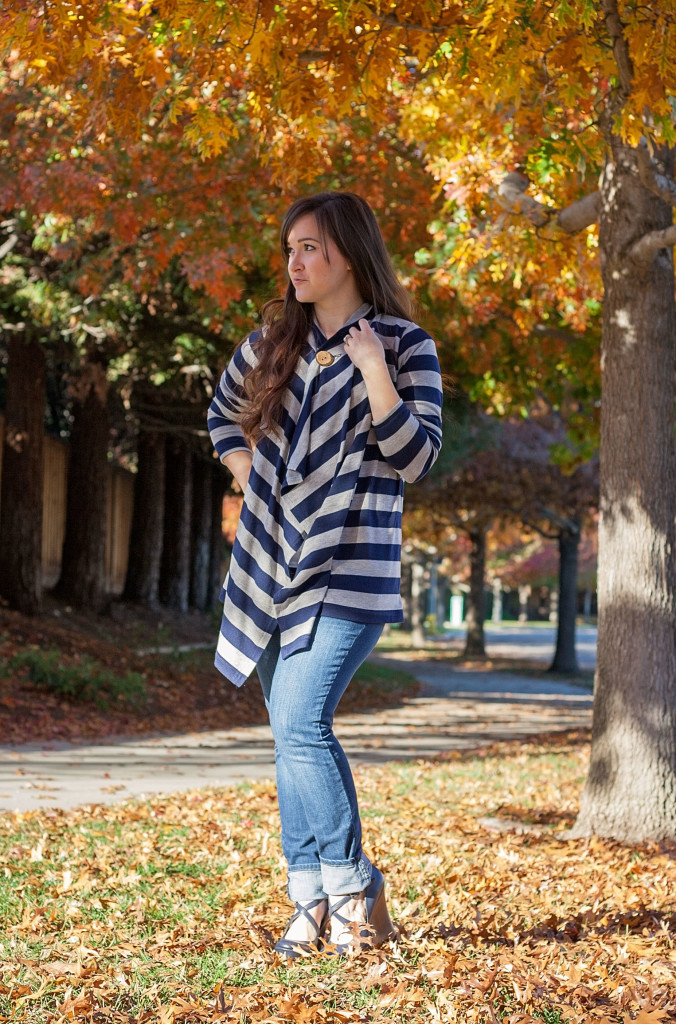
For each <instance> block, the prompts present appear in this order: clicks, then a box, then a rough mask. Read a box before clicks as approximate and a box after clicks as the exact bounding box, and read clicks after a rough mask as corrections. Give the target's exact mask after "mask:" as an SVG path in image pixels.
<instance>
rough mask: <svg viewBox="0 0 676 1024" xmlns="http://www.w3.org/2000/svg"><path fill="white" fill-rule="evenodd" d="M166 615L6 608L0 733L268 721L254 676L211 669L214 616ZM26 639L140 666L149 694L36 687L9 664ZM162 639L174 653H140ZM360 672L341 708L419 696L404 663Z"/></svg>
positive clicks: (65, 655) (121, 731) (123, 669)
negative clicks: (72, 695)
mask: <svg viewBox="0 0 676 1024" xmlns="http://www.w3.org/2000/svg"><path fill="white" fill-rule="evenodd" d="M163 615H164V620H163V621H158V620H157V618H156V617H153V616H152V615H150V614H149V613H147V612H143V611H142V610H140V609H137V608H134V607H131V606H124V605H117V606H115V609H114V613H113V615H110V616H93V615H86V614H83V613H79V614H78V613H73V612H71V611H69V610H64V609H63V608H62V607H61V606H59V605H57V604H56V603H55V602H52V603H51V604H48V606H47V609H46V613H45V614H44V615H43V616H41V617H39V618H29V617H27V616H23V615H20V614H19V613H17V612H13V611H9V610H8V609H3V608H0V737H1V739H0V742H2V743H26V742H29V741H34V742H35V741H45V740H46V741H49V740H71V741H75V742H77V741H78V740H81V739H86V740H92V739H106V738H109V737H110V736H120V735H147V734H152V733H163V732H171V733H175V732H186V733H187V732H199V731H202V730H205V729H227V728H231V727H235V726H241V725H252V724H255V723H258V722H266V721H267V712H266V710H265V704H264V702H263V696H262V693H261V690H260V687H259V685H258V684H257V683H256V681H255V680H252V681H250V682H249V683H248V685H247V686H245V687H242V688H241V689H238V688H237V687H235V686H233V685H232V683H229V682H228V681H227V680H226V679H224V678H223V677H222V676H221V675H220V674H219V673H218V672H217V671H216V669H215V668H214V664H213V661H214V658H213V644H214V642H215V638H216V636H217V630H218V624H217V623H216V622H213V621H210V619H209V618H208V617H206V616H197V615H186V616H182V617H180V616H177V615H173V614H172V613H170V612H168V611H166V610H165V611H163ZM195 643H200V644H206V645H207V649H206V650H193V651H189V652H183V653H180V652H179V651H178V648H179V647H180V646H181V645H183V644H195ZM27 647H36V648H38V649H39V650H40V651H43V652H44V651H50V650H58V651H59V652H60V654H61V660H62V663H63V664H71V665H74V666H77V665H78V663H79V662H80V660H81V659H82V658H83V657H85V658H93V659H95V660H96V663H97V665H100V666H102V667H104V668H106V669H108V670H111V671H112V672H115V673H117V674H118V675H119V676H124V675H126V674H127V673H129V672H135V673H140V674H141V675H142V677H143V683H144V686H145V690H146V694H147V699H146V700H145V701H144V702H143V703H142V704H141V705H140V706H132V705H130V704H129V703H128V702H125V701H120V702H119V703H116V702H115V701H111V702H109V703H108V706H107V707H99V706H97V705H96V703H94V702H93V701H74V700H69V699H67V698H66V697H64V696H63V695H59V694H56V693H53V692H49V691H48V690H46V689H45V688H44V687H38V686H35V685H34V684H33V683H31V682H30V681H29V680H28V679H27V678H26V676H25V673H20V672H16V671H11V670H9V669H8V665H9V664H10V663H11V660H12V658H13V657H14V656H15V655H16V654H17V652H19V651H23V650H25V649H26V648H27ZM158 647H159V648H161V649H164V650H167V649H168V651H169V653H165V654H140V653H139V651H145V650H148V649H149V648H153V649H154V648H158ZM172 648H174V650H172ZM404 669H406V665H404V664H402V670H404ZM359 678H360V685H359V686H358V687H357V686H353V687H350V688H349V689H348V691H347V693H346V694H345V696H344V698H343V700H342V702H341V712H354V711H360V710H363V709H365V708H375V707H383V706H385V705H387V704H390V703H393V702H396V701H398V700H400V699H402V698H404V697H407V696H408V697H410V696H414V695H415V694H416V693H417V692H418V689H419V687H418V685H417V683H416V682H415V680H414V678H413V677H412V676H411V675H409V674H407V673H406V672H405V671H402V672H400V673H398V672H396V671H392V670H389V671H388V670H384V669H378V668H376V667H374V666H370V665H366V666H363V668H362V670H360V674H359Z"/></svg>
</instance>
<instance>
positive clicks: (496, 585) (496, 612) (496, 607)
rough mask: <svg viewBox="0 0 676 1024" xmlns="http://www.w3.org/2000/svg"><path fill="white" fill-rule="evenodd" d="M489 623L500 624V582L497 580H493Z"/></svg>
mask: <svg viewBox="0 0 676 1024" xmlns="http://www.w3.org/2000/svg"><path fill="white" fill-rule="evenodd" d="M491 621H492V622H495V623H499V622H502V582H501V581H500V580H498V579H495V580H493V611H492V612H491Z"/></svg>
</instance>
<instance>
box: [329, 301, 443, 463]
mask: <svg viewBox="0 0 676 1024" xmlns="http://www.w3.org/2000/svg"><path fill="white" fill-rule="evenodd" d="M345 351H346V353H347V354H348V355H349V357H350V359H352V362H353V363H354V364H355V366H358V367H359V369H360V370H361V372H362V376H363V378H364V382H365V384H366V392H367V395H368V398H369V402H370V404H371V415H372V419H373V429H374V431H375V435H376V439H377V441H378V447H379V448H380V451H381V453H382V455H383V457H384V458H385V459H386V460H387V461H388V463H389V464H390V466H392V468H393V469H395V470H396V471H397V473H399V475H400V476H401V477H402V478H403V479H404V480H405V481H406V482H407V483H415V481H416V480H420V479H422V477H424V476H425V474H426V473H427V472H428V471H429V469H430V467H431V466H432V464H433V463H434V461H435V459H436V457H437V455H438V453H439V448H440V446H441V402H442V384H441V372H440V369H439V360H438V358H437V353H436V348H435V345H434V342H433V341H432V339H431V338H430V337H429V335H428V334H426V333H425V331H423V330H421V328H420V327H417V326H416V325H415V324H411V325H410V327H409V328H407V330H406V331H405V333H404V334H403V335H402V337H401V340H400V343H399V350H398V355H397V385H396V387H395V386H394V384H393V383H392V380H391V379H390V375H389V370H388V368H387V363H386V361H385V350H384V348H383V346H382V343H381V341H380V339H379V338H378V336H377V335H376V334H375V333H374V331H373V330H372V329H371V327H370V326H369V324H368V322H367V321H366V320H360V321H359V328H354V327H353V328H352V330H351V332H350V334H349V336H348V337H346V341H345Z"/></svg>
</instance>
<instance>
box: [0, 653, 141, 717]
mask: <svg viewBox="0 0 676 1024" xmlns="http://www.w3.org/2000/svg"><path fill="white" fill-rule="evenodd" d="M10 673H12V674H14V673H19V674H22V675H23V676H24V677H25V678H28V679H30V680H31V682H33V683H35V685H36V686H40V687H43V688H44V689H46V690H50V691H51V692H52V693H58V694H61V695H62V696H64V697H69V698H70V699H71V700H82V701H93V702H94V703H95V704H96V705H97V706H98V707H100V708H108V707H109V706H110V705H111V704H122V703H123V704H128V705H131V706H133V707H139V706H140V705H142V704H143V703H144V702H145V701H146V700H147V696H148V695H147V692H146V688H145V684H144V682H143V676H142V675H141V674H140V673H139V672H127V674H126V675H124V676H117V675H115V674H114V673H113V672H111V671H110V669H107V668H105V666H103V665H101V664H100V663H99V662H98V661H96V659H95V658H92V657H90V656H89V655H87V654H83V655H81V656H80V657H78V658H76V659H71V660H66V659H64V656H63V654H62V652H61V651H59V650H47V651H42V650H40V649H39V648H38V647H27V648H26V649H25V650H23V651H20V652H19V653H18V654H15V655H14V656H13V657H12V658H9V659H8V660H7V661H5V663H4V674H5V675H9V674H10Z"/></svg>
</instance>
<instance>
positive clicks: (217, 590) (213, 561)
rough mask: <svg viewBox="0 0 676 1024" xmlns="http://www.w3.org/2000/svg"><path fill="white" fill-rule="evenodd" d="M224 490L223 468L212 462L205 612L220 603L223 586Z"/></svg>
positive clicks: (225, 483)
mask: <svg viewBox="0 0 676 1024" xmlns="http://www.w3.org/2000/svg"><path fill="white" fill-rule="evenodd" d="M226 488H227V478H226V475H225V472H224V470H223V467H222V466H221V464H220V463H219V462H216V460H214V464H213V466H212V469H211V544H210V548H209V589H208V592H207V608H206V610H207V611H211V609H212V608H213V607H214V606H215V605H216V604H218V602H219V601H220V594H221V588H222V586H223V576H224V573H223V496H224V494H225V491H226Z"/></svg>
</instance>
